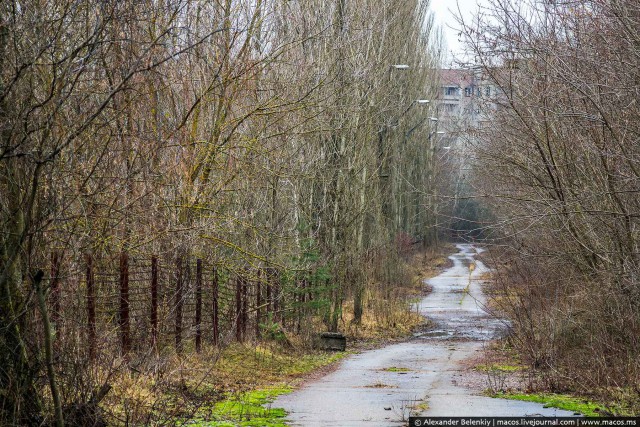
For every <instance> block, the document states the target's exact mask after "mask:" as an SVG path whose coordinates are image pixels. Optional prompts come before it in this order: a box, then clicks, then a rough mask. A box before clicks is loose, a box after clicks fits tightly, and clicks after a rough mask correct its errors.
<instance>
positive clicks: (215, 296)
mask: <svg viewBox="0 0 640 427" xmlns="http://www.w3.org/2000/svg"><path fill="white" fill-rule="evenodd" d="M212 282H213V283H212V285H213V290H212V291H213V302H212V304H213V307H211V308H212V313H211V315H212V316H213V319H212V320H213V324H212V328H213V345H218V337H219V336H220V331H219V320H220V319H219V317H218V310H219V302H218V292H219V290H218V283H219V280H218V269H217V268H216V267H213V278H212Z"/></svg>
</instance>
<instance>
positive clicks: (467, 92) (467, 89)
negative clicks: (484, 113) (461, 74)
mask: <svg viewBox="0 0 640 427" xmlns="http://www.w3.org/2000/svg"><path fill="white" fill-rule="evenodd" d="M472 93H473V89H472V88H471V87H465V88H464V96H471V94H472Z"/></svg>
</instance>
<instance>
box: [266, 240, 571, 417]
mask: <svg viewBox="0 0 640 427" xmlns="http://www.w3.org/2000/svg"><path fill="white" fill-rule="evenodd" d="M457 248H458V249H459V252H458V253H456V254H454V255H452V256H450V257H449V258H450V259H451V260H452V261H453V263H454V265H453V266H452V267H451V268H448V269H447V270H446V271H444V272H443V273H442V274H440V275H439V276H437V277H434V278H432V279H430V280H428V284H429V285H431V286H432V287H433V292H431V293H430V294H429V295H428V296H427V297H425V298H424V299H423V300H422V301H421V302H420V303H419V306H418V307H417V309H419V310H420V312H421V313H422V314H423V315H424V316H426V317H428V318H429V319H431V320H433V321H434V322H435V323H436V324H437V326H436V328H435V329H432V330H429V331H428V332H424V333H421V334H416V336H415V337H414V339H412V340H410V341H408V342H404V343H400V344H393V345H389V346H386V347H384V348H380V349H376V350H371V351H365V352H363V353H360V354H357V355H354V356H351V357H348V358H347V359H345V360H344V361H343V362H342V363H341V365H340V366H339V368H338V369H337V370H336V371H334V372H333V373H331V374H329V375H326V376H325V377H323V378H321V379H319V380H317V381H314V382H311V383H309V384H307V385H305V386H304V387H302V388H301V389H299V390H297V391H295V392H293V393H292V394H289V395H284V396H280V397H279V398H278V399H277V400H276V401H275V402H273V404H272V406H273V407H279V408H284V409H285V410H286V411H287V412H288V413H289V416H288V420H289V422H290V424H291V425H295V426H341V427H345V426H371V425H375V426H401V425H406V420H408V417H409V415H410V414H411V415H431V416H535V415H545V416H572V415H573V413H571V412H567V411H561V410H558V409H553V408H544V407H543V406H542V405H540V404H536V403H529V402H519V401H511V400H504V399H493V398H490V397H485V396H481V395H478V393H477V391H474V390H470V389H468V388H465V387H462V386H458V385H457V381H456V377H458V376H459V375H461V371H462V367H461V362H462V361H463V360H465V359H467V358H469V357H471V356H472V355H473V354H474V353H475V352H477V351H481V350H482V347H483V345H484V344H485V343H486V342H487V341H488V340H491V339H494V338H496V337H497V336H498V335H499V334H500V333H501V332H502V331H503V330H504V322H503V321H501V320H500V319H493V318H491V317H490V316H488V315H487V313H486V312H485V311H484V310H483V306H484V302H485V297H484V295H483V293H482V287H481V277H482V274H483V273H485V272H486V271H487V268H486V267H485V266H484V265H483V264H482V263H481V262H480V261H478V260H476V259H475V257H476V255H477V254H478V253H479V252H480V251H481V249H479V248H477V247H475V246H473V245H470V244H460V245H457ZM470 266H471V267H470ZM467 291H468V292H467Z"/></svg>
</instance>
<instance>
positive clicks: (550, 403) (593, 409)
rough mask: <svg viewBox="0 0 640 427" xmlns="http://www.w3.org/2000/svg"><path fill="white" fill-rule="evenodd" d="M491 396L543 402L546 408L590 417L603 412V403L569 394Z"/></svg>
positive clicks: (505, 394)
mask: <svg viewBox="0 0 640 427" xmlns="http://www.w3.org/2000/svg"><path fill="white" fill-rule="evenodd" d="M491 396H492V397H496V398H502V399H512V400H522V401H525V402H536V403H542V404H543V405H544V407H545V408H558V409H564V410H565V411H572V412H574V413H576V414H582V415H585V416H588V417H598V416H600V415H602V414H603V405H599V404H597V403H594V402H591V401H589V400H586V399H582V398H579V397H575V396H571V395H567V394H556V393H539V394H524V393H495V394H492V395H491Z"/></svg>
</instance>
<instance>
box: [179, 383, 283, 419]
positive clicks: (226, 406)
mask: <svg viewBox="0 0 640 427" xmlns="http://www.w3.org/2000/svg"><path fill="white" fill-rule="evenodd" d="M292 390H293V388H292V387H291V386H288V385H284V384H282V385H277V386H272V387H267V388H263V389H258V390H253V391H249V392H246V393H240V394H238V395H229V396H227V398H226V399H224V400H223V401H221V402H217V403H215V404H214V405H213V407H212V408H203V409H204V410H207V409H210V414H209V416H208V417H207V419H203V418H195V419H193V420H191V421H188V422H186V423H184V424H183V425H184V426H198V427H205V426H206V427H227V426H243V427H244V426H265V427H284V426H286V424H285V421H284V419H285V417H286V416H287V413H286V412H285V410H284V409H282V408H271V407H269V406H268V405H269V404H270V403H271V402H273V401H274V400H275V398H276V397H278V396H280V395H281V394H286V393H289V392H291V391H292ZM265 405H266V406H265ZM207 412H209V411H207Z"/></svg>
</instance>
